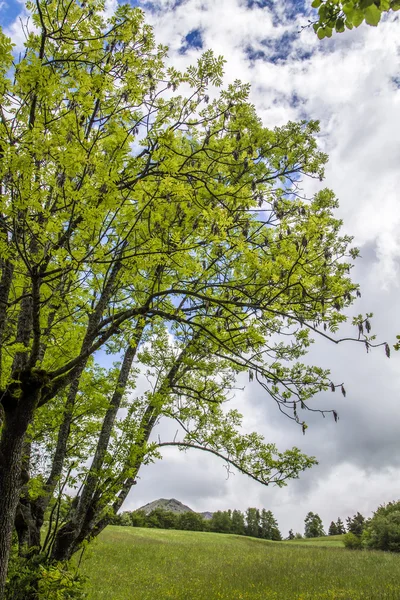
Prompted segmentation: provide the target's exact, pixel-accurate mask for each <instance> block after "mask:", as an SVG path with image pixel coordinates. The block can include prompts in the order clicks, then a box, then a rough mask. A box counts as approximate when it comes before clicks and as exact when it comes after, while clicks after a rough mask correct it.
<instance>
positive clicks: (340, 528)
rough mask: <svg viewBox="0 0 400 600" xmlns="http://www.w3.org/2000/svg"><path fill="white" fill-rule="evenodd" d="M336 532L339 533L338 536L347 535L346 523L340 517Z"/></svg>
mask: <svg viewBox="0 0 400 600" xmlns="http://www.w3.org/2000/svg"><path fill="white" fill-rule="evenodd" d="M336 531H337V534H338V535H342V534H343V533H346V529H345V526H344V523H343V521H342V519H341V518H340V517H339V518H338V520H337V521H336Z"/></svg>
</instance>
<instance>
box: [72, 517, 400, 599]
mask: <svg viewBox="0 0 400 600" xmlns="http://www.w3.org/2000/svg"><path fill="white" fill-rule="evenodd" d="M341 546H342V542H341V540H340V537H339V536H333V537H332V538H317V539H315V540H313V541H302V540H294V541H291V542H269V541H265V540H259V539H254V538H246V537H241V536H233V535H224V534H217V533H197V532H190V531H174V530H168V531H166V530H160V529H139V528H132V527H108V528H107V529H106V530H105V531H104V532H103V534H102V535H101V536H100V537H99V539H98V540H96V541H95V542H94V543H93V544H91V545H90V546H89V547H88V549H87V551H86V554H85V555H84V557H83V560H82V563H81V570H82V572H83V574H84V575H85V576H86V577H87V590H88V593H89V600H167V599H172V600H399V599H400V556H399V555H396V554H389V553H383V552H372V551H371V552H355V551H351V550H346V549H345V548H343V547H341Z"/></svg>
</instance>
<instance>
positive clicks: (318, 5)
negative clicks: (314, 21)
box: [311, 0, 322, 8]
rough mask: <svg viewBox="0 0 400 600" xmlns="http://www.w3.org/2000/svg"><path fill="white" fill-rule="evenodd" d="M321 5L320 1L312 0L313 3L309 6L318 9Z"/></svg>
mask: <svg viewBox="0 0 400 600" xmlns="http://www.w3.org/2000/svg"><path fill="white" fill-rule="evenodd" d="M321 4H322V0H314V1H313V2H312V3H311V6H312V7H313V8H319V7H320V6H321Z"/></svg>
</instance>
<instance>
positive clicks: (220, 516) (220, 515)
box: [209, 510, 232, 533]
mask: <svg viewBox="0 0 400 600" xmlns="http://www.w3.org/2000/svg"><path fill="white" fill-rule="evenodd" d="M209 527H210V530H211V531H215V532H218V533H231V530H232V513H231V511H229V512H228V511H221V510H217V511H216V512H214V513H213V515H212V517H211V519H210V521H209Z"/></svg>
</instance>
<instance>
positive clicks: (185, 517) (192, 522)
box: [177, 512, 205, 531]
mask: <svg viewBox="0 0 400 600" xmlns="http://www.w3.org/2000/svg"><path fill="white" fill-rule="evenodd" d="M177 523H178V529H186V530H188V531H203V529H204V527H205V524H204V518H203V517H202V516H201V515H199V514H198V513H195V512H185V513H181V514H180V515H179V517H178V519H177Z"/></svg>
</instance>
